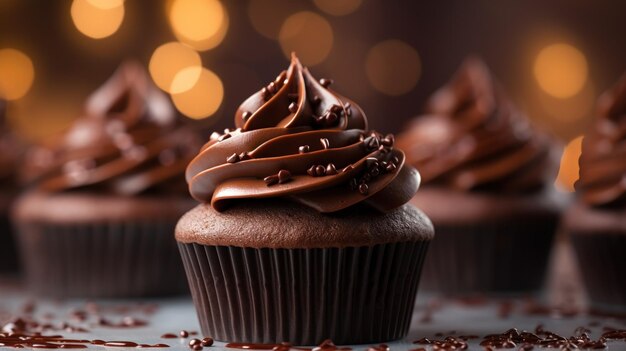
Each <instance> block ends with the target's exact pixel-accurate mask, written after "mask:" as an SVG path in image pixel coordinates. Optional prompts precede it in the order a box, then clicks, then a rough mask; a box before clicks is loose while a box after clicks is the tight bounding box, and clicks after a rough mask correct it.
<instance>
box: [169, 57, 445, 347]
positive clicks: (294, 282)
mask: <svg viewBox="0 0 626 351" xmlns="http://www.w3.org/2000/svg"><path fill="white" fill-rule="evenodd" d="M330 83H331V80H329V79H322V80H320V81H319V82H318V81H317V80H316V79H315V78H313V76H312V75H311V74H310V73H309V71H308V70H307V69H306V68H304V67H302V65H301V64H300V62H299V61H298V59H297V58H296V57H295V56H294V57H293V58H292V62H291V65H290V67H289V68H288V69H287V70H286V71H283V72H282V73H281V74H280V75H279V76H278V77H277V78H276V79H275V80H274V81H272V82H271V83H269V85H267V86H266V87H264V88H263V89H261V90H260V91H259V92H256V93H255V94H254V95H252V96H251V97H250V98H248V99H247V100H246V101H245V102H244V103H243V104H242V105H241V106H240V107H239V109H238V110H237V112H236V114H235V125H236V127H237V129H236V130H234V131H232V132H229V133H226V134H224V135H213V136H212V137H211V140H210V141H209V142H208V143H207V144H206V145H205V146H204V148H203V149H202V151H201V152H200V153H199V155H198V156H196V158H195V159H194V160H193V161H192V162H191V163H190V164H189V167H188V168H187V181H188V182H189V187H190V191H191V194H192V195H193V197H194V198H196V199H197V200H199V201H202V202H203V204H201V205H199V206H197V207H196V208H194V209H193V210H191V211H190V212H188V213H187V214H186V215H185V216H183V218H182V219H181V220H180V222H179V223H178V226H177V227H176V239H177V240H178V242H179V247H180V251H181V254H182V256H183V261H184V264H185V269H186V271H187V277H188V279H189V285H190V287H191V292H192V296H193V300H194V303H195V305H196V309H197V311H198V316H199V319H200V325H201V327H202V332H203V333H204V334H205V335H211V336H212V337H214V338H216V339H217V340H221V341H230V342H247V343H278V342H290V343H293V344H296V345H313V344H319V343H320V342H321V341H323V340H324V339H329V338H330V339H332V340H333V341H335V342H336V343H340V344H359V343H373V342H382V341H387V340H394V339H399V338H402V337H404V336H405V335H406V334H407V332H408V330H409V324H410V321H411V315H412V310H413V304H414V301H415V295H416V292H417V285H418V281H419V278H420V271H421V266H422V261H423V259H424V257H425V253H426V249H427V246H428V243H429V242H430V240H431V238H432V237H433V228H432V225H431V223H430V221H429V220H428V218H426V217H425V216H424V215H423V214H422V212H420V211H419V210H417V209H416V208H415V207H413V206H411V205H409V204H407V202H408V201H409V200H410V198H411V197H412V196H413V195H414V194H415V192H416V190H417V188H418V185H419V174H418V173H417V171H416V170H415V169H413V168H412V167H410V166H408V165H406V164H405V158H404V153H403V152H402V151H400V150H399V149H397V148H395V147H394V138H393V136H392V135H386V136H383V135H381V134H378V133H376V132H373V131H368V129H367V120H366V118H365V115H364V113H363V111H362V110H361V108H360V107H359V106H358V105H356V104H355V103H354V102H352V101H351V100H349V99H347V98H345V97H343V96H341V95H339V94H337V93H336V92H335V91H333V90H331V89H329V87H328V85H329V84H330Z"/></svg>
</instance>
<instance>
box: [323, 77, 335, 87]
mask: <svg viewBox="0 0 626 351" xmlns="http://www.w3.org/2000/svg"><path fill="white" fill-rule="evenodd" d="M333 83H334V81H333V80H332V79H328V78H322V79H320V84H321V85H322V86H323V87H324V88H328V87H329V86H330V85H331V84H333Z"/></svg>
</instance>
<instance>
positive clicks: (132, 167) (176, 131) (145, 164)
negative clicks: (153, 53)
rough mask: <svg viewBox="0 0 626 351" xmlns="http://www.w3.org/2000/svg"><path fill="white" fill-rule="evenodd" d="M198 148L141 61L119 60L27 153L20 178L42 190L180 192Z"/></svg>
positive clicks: (196, 141) (193, 138)
mask: <svg viewBox="0 0 626 351" xmlns="http://www.w3.org/2000/svg"><path fill="white" fill-rule="evenodd" d="M199 148H200V142H199V140H198V138H197V136H196V135H195V134H194V133H192V132H191V130H190V129H189V128H186V127H183V126H181V125H180V123H179V122H178V120H177V116H176V114H175V112H174V109H173V107H172V106H171V104H170V102H169V101H168V99H167V97H166V96H165V95H164V94H163V93H161V92H160V91H158V90H157V88H156V87H155V86H154V85H153V84H152V83H151V81H150V78H149V77H148V75H147V72H146V71H145V70H144V69H143V67H141V65H140V64H138V63H135V62H126V63H124V64H122V65H121V66H120V67H119V68H118V70H117V71H116V72H115V73H114V75H113V76H112V77H111V78H110V79H109V80H108V81H107V82H106V83H105V84H104V85H103V86H102V87H100V88H99V89H98V90H97V91H95V92H94V93H93V94H92V95H91V96H90V97H89V98H88V100H87V103H86V105H85V111H84V115H83V116H82V117H80V118H79V119H77V120H76V121H75V122H74V124H73V125H72V126H71V127H70V128H69V129H68V130H67V131H66V132H65V133H64V134H63V135H60V136H59V137H57V138H55V139H53V140H51V142H50V143H48V145H45V146H42V147H38V148H35V149H34V150H32V151H31V152H30V153H29V155H28V157H27V160H26V164H25V167H24V177H25V180H26V182H27V183H34V184H35V186H36V187H38V188H40V189H42V190H45V191H49V192H58V191H67V190H71V189H89V190H102V191H105V192H113V193H116V194H120V195H136V194H140V193H145V192H161V191H167V192H170V191H172V192H173V191H181V189H184V184H185V182H184V170H185V167H186V165H187V163H188V162H189V161H190V160H191V158H192V156H193V154H195V152H197V150H198V149H199Z"/></svg>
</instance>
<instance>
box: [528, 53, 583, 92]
mask: <svg viewBox="0 0 626 351" xmlns="http://www.w3.org/2000/svg"><path fill="white" fill-rule="evenodd" d="M533 71H534V75H535V79H536V80H537V83H538V84H539V87H540V88H541V89H542V90H543V91H545V92H546V93H548V94H549V95H551V96H553V97H556V98H560V99H566V98H570V97H572V96H574V95H576V94H578V93H579V92H580V91H581V90H582V88H583V86H584V85H585V82H586V81H587V76H588V67H587V59H586V58H585V55H583V53H582V52H581V51H580V50H578V49H577V48H575V47H573V46H572V45H569V44H565V43H558V44H552V45H549V46H547V47H545V48H543V49H542V50H541V51H540V52H539V54H538V55H537V58H536V59H535V64H534V67H533Z"/></svg>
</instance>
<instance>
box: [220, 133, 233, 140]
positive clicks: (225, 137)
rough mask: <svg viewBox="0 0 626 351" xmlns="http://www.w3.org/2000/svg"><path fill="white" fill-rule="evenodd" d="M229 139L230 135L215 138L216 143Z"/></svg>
mask: <svg viewBox="0 0 626 351" xmlns="http://www.w3.org/2000/svg"><path fill="white" fill-rule="evenodd" d="M230 137H231V135H230V133H228V134H224V135H222V136H221V137H219V138H217V141H224V140H226V139H228V138H230Z"/></svg>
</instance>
